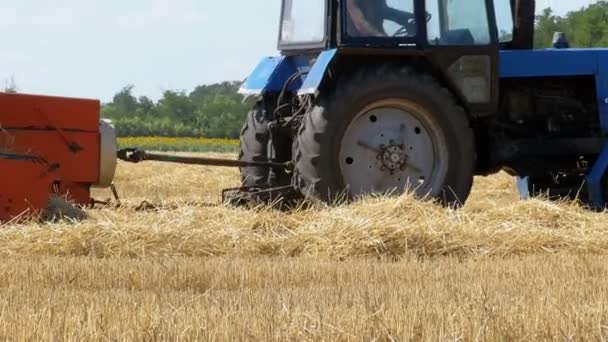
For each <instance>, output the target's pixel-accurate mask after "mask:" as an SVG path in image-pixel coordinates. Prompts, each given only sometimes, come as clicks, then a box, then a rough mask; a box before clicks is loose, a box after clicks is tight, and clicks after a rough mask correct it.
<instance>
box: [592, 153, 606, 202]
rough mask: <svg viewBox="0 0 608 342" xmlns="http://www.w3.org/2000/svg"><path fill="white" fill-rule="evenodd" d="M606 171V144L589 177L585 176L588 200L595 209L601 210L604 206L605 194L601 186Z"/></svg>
mask: <svg viewBox="0 0 608 342" xmlns="http://www.w3.org/2000/svg"><path fill="white" fill-rule="evenodd" d="M606 171H608V144H606V145H605V146H604V149H603V150H602V153H601V154H600V157H599V158H598V160H597V162H596V163H595V165H594V166H593V170H591V173H590V174H589V176H587V187H588V189H589V199H590V200H591V203H593V205H594V206H596V207H597V208H603V207H605V206H606V199H607V197H606V194H605V193H604V192H605V189H604V187H603V186H602V179H603V178H604V175H605V174H606Z"/></svg>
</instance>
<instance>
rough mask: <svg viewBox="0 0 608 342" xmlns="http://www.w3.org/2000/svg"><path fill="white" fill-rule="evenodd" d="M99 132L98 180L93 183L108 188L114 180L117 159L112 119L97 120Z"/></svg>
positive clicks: (98, 186) (97, 186)
mask: <svg viewBox="0 0 608 342" xmlns="http://www.w3.org/2000/svg"><path fill="white" fill-rule="evenodd" d="M99 134H100V136H101V144H100V146H101V150H100V154H99V182H98V183H97V184H95V185H94V187H96V188H108V187H110V186H111V185H112V182H113V181H114V175H115V174H116V166H117V165H118V159H117V157H116V153H117V151H118V144H117V143H116V129H115V128H114V125H113V124H112V121H110V120H105V119H102V120H101V121H100V122H99Z"/></svg>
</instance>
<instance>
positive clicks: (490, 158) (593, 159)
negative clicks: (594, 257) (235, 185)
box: [240, 0, 608, 207]
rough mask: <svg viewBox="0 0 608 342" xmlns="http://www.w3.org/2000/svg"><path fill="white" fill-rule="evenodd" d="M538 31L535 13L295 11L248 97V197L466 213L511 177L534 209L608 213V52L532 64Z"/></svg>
mask: <svg viewBox="0 0 608 342" xmlns="http://www.w3.org/2000/svg"><path fill="white" fill-rule="evenodd" d="M534 18H535V3H534V1H528V0H467V1H458V0H283V3H282V13H281V20H280V33H279V49H280V51H281V54H280V56H276V57H267V58H264V59H262V61H261V62H260V63H259V65H258V66H257V67H256V68H255V70H254V71H253V72H252V73H251V75H250V76H249V77H248V78H247V80H246V81H245V82H244V83H243V85H242V88H241V89H240V93H241V94H243V95H245V96H248V97H254V98H255V99H256V103H255V106H254V107H253V109H252V110H251V112H250V113H249V115H248V118H247V122H246V123H245V126H244V128H243V131H242V134H241V154H240V160H241V161H242V162H245V163H249V164H247V165H253V166H249V167H243V168H242V169H241V174H242V181H243V186H244V188H247V189H284V188H285V187H290V188H293V189H295V190H296V191H297V192H299V193H301V194H303V195H305V196H307V197H310V198H313V199H317V200H321V201H325V202H332V201H335V200H336V199H340V198H357V197H359V196H362V195H363V196H364V195H375V194H387V193H388V194H400V193H403V192H404V191H411V192H413V193H415V194H416V195H417V196H420V197H425V198H429V197H430V198H434V199H437V200H438V201H440V202H442V203H444V204H446V205H453V204H456V205H459V204H463V203H464V202H465V201H466V200H467V197H468V196H469V193H470V191H471V186H472V184H473V177H474V176H475V175H490V174H493V173H497V172H499V171H501V170H506V171H507V172H509V173H510V174H512V175H513V176H516V177H519V179H520V188H521V189H522V195H525V196H534V195H537V194H546V193H548V194H549V195H550V196H559V197H564V196H572V197H577V198H580V199H582V200H584V201H585V202H587V203H589V204H593V205H595V206H598V207H605V204H606V200H607V195H608V193H607V192H608V184H606V177H605V176H604V175H605V173H606V169H607V168H608V147H607V145H606V142H607V141H606V135H607V134H608V50H603V49H568V48H563V47H566V46H567V44H566V42H565V41H564V39H563V37H562V36H559V37H560V39H559V40H558V41H557V42H556V45H555V48H551V49H543V50H535V49H533V41H534ZM604 69H607V70H604ZM264 163H268V164H264ZM267 165H272V166H267ZM277 165H288V167H286V168H285V167H280V166H277Z"/></svg>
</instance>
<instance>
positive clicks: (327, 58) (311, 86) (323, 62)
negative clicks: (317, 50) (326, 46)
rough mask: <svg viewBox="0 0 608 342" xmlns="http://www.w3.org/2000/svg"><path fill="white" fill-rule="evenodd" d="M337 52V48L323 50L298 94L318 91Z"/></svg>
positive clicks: (309, 93)
mask: <svg viewBox="0 0 608 342" xmlns="http://www.w3.org/2000/svg"><path fill="white" fill-rule="evenodd" d="M337 53H338V50H337V49H331V50H326V51H323V52H322V53H321V54H320V55H319V57H318V58H317V61H316V62H315V64H314V65H313V66H312V68H311V69H310V72H309V73H308V76H307V77H306V80H305V81H304V84H302V87H301V88H300V91H299V92H298V95H311V94H315V93H316V92H317V90H318V89H319V87H320V86H321V82H323V79H324V78H325V74H327V68H328V67H329V64H330V63H331V62H332V61H333V60H334V57H336V54H337Z"/></svg>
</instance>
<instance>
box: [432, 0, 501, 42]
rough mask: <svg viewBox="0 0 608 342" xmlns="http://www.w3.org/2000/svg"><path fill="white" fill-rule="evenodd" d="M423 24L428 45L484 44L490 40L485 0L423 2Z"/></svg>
mask: <svg viewBox="0 0 608 342" xmlns="http://www.w3.org/2000/svg"><path fill="white" fill-rule="evenodd" d="M426 4H427V7H426V10H427V12H428V13H429V15H430V18H431V19H430V20H429V22H428V24H427V32H428V39H429V43H430V44H432V45H463V46H467V45H487V44H489V43H490V41H491V39H490V25H489V23H488V16H487V9H486V0H468V1H466V2H465V1H456V0H438V1H427V3H426Z"/></svg>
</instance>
